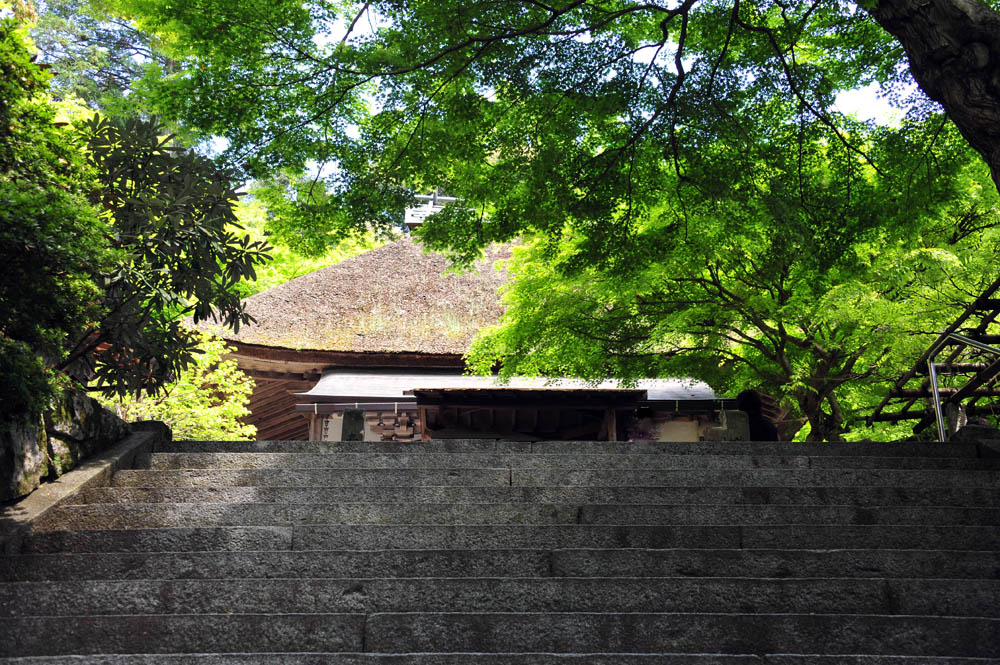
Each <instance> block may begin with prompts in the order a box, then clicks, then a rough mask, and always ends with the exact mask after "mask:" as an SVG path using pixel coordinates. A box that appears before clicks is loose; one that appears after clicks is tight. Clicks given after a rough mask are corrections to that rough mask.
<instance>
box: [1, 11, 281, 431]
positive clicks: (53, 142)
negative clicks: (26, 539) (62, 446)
mask: <svg viewBox="0 0 1000 665" xmlns="http://www.w3.org/2000/svg"><path fill="white" fill-rule="evenodd" d="M33 60H34V56H33V55H32V54H31V45H30V40H29V38H28V36H27V32H26V30H25V29H24V27H23V25H22V24H20V23H18V22H17V21H15V20H13V19H0V69H2V74H3V75H2V76H0V93H2V94H0V222H2V223H0V261H2V263H3V265H4V279H3V280H2V281H0V334H2V338H0V366H2V368H3V369H4V371H3V372H2V376H0V392H2V397H3V399H2V406H0V411H2V415H4V416H6V415H11V414H16V413H38V412H39V411H41V410H44V409H45V408H46V406H47V402H48V400H49V398H50V397H51V396H52V394H53V392H54V390H55V387H56V385H57V384H58V383H60V382H63V383H65V381H64V380H65V379H67V378H72V379H75V380H76V381H77V382H78V383H79V384H82V385H84V386H85V387H87V388H88V389H91V390H100V391H104V392H106V393H116V394H119V395H124V394H126V393H133V394H138V393H139V392H140V391H149V392H156V391H157V390H158V389H159V388H160V387H161V386H162V385H163V384H164V383H165V382H167V381H169V380H170V379H171V378H172V377H173V376H175V375H176V374H177V373H178V372H179V371H180V370H182V369H183V368H184V367H185V366H186V365H188V364H189V363H190V362H191V360H192V355H193V350H194V346H195V344H196V343H197V340H196V339H194V338H192V337H191V335H190V334H188V333H185V332H184V331H183V330H182V329H181V326H180V322H179V320H180V319H181V318H183V317H184V316H188V315H190V316H193V317H194V319H195V321H198V320H201V319H205V318H208V317H215V318H217V319H219V320H220V321H221V322H222V323H223V324H224V325H227V326H231V327H238V326H239V325H240V324H242V323H245V322H247V321H248V320H249V317H248V315H247V314H246V313H245V312H244V310H243V305H242V303H241V301H240V298H239V294H238V291H237V284H238V282H239V281H240V280H242V279H253V277H254V276H255V272H254V266H256V265H259V264H261V263H263V262H264V261H265V260H266V258H267V255H266V249H267V246H266V243H264V242H263V241H253V240H251V239H250V238H249V237H248V236H246V235H238V234H237V233H236V231H235V230H234V229H237V228H238V224H237V223H236V222H237V220H236V217H235V215H234V213H233V206H234V205H235V203H236V198H237V197H236V192H235V191H234V189H233V185H232V177H231V175H230V174H229V173H227V172H226V171H224V170H220V169H219V168H217V167H216V166H215V165H214V164H213V163H212V162H211V161H210V160H208V159H206V158H204V157H201V156H198V155H196V154H194V153H192V152H190V151H186V150H182V149H180V148H176V147H172V146H171V144H170V137H169V136H166V137H164V136H162V135H161V134H160V130H161V128H160V126H159V125H158V124H157V123H155V122H152V121H141V120H128V121H111V120H107V119H104V118H101V117H98V116H95V117H93V118H91V119H89V120H87V121H85V122H84V123H83V126H82V127H80V128H79V129H78V130H74V129H73V128H71V127H68V126H66V123H62V122H57V121H56V109H55V106H54V105H53V103H52V100H51V98H50V97H49V95H48V88H47V86H48V83H49V78H50V77H49V74H48V73H46V72H45V71H44V70H43V69H42V68H41V67H39V66H38V65H37V64H35V63H34V62H33Z"/></svg>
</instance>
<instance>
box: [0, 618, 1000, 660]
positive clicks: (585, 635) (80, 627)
mask: <svg viewBox="0 0 1000 665" xmlns="http://www.w3.org/2000/svg"><path fill="white" fill-rule="evenodd" d="M998 631H1000V620H997V619H981V618H949V617H906V616H884V615H823V614H809V615H801V614H754V615H746V614H664V613H657V614H651V613H649V614H647V613H619V614H608V613H600V614H598V613H545V614H538V613H378V614H372V615H367V616H366V615H362V614H295V615H280V614H278V615H273V614H272V615H260V614H256V615H246V614H231V615H218V614H216V615H191V616H181V615H159V616H100V617H74V618H68V617H31V618H23V619H0V634H6V635H9V636H11V639H10V640H9V641H4V642H0V656H12V655H58V654H60V653H65V652H72V653H81V654H90V653H136V652H145V653H171V652H173V653H177V652H191V651H194V652H200V653H204V652H209V651H225V652H240V651H242V652H244V653H255V652H288V651H307V652H309V651H313V652H325V651H334V652H335V651H348V652H358V651H362V650H365V651H370V652H375V653H408V652H418V653H433V652H436V651H437V652H442V651H443V652H454V651H470V652H493V653H505V652H506V653H522V652H530V651H538V652H556V653H558V652H563V653H574V654H579V653H581V652H583V653H588V652H601V651H605V652H612V653H622V652H629V651H633V652H637V653H653V652H667V653H678V652H679V653H684V652H688V653H702V654H703V653H733V654H747V653H753V652H758V653H759V652H761V651H762V650H763V651H772V652H776V653H792V652H798V653H810V654H812V653H816V654H820V653H826V654H838V653H852V654H865V653H867V654H878V655H912V656H967V657H997V656H1000V643H997V641H996V640H995V636H996V635H997V634H998ZM762 646H763V649H762Z"/></svg>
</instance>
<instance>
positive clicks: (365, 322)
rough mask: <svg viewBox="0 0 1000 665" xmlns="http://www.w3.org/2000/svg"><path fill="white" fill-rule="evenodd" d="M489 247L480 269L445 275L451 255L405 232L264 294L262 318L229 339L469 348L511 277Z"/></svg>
mask: <svg viewBox="0 0 1000 665" xmlns="http://www.w3.org/2000/svg"><path fill="white" fill-rule="evenodd" d="M509 256H510V249H509V247H503V248H496V249H491V250H490V251H488V252H487V257H486V259H485V260H483V261H480V262H479V263H477V264H476V271H474V272H468V273H457V274H444V271H445V270H446V269H447V268H448V266H449V263H448V260H447V259H445V258H444V257H443V256H441V255H439V254H434V253H426V254H425V253H423V251H422V249H421V247H420V246H419V245H418V244H416V243H415V242H414V241H412V240H410V239H408V238H406V239H403V240H399V241H396V242H393V243H391V244H388V245H384V246H382V247H380V248H378V249H374V250H372V251H369V252H365V253H364V254H360V255H359V256H356V257H354V258H352V259H348V260H346V261H342V262H340V263H338V264H336V265H332V266H329V267H327V268H323V269H321V270H317V271H316V272H312V273H309V274H308V275H303V276H302V277H298V278H296V279H293V280H291V281H290V282H286V283H284V284H281V285H280V286H276V287H274V288H272V289H269V290H267V291H264V292H262V293H258V294H256V295H254V296H252V297H250V298H248V299H247V301H246V306H247V311H248V312H249V313H250V314H251V315H252V316H253V317H254V318H255V319H257V323H255V324H250V325H248V326H245V327H241V328H240V332H239V334H236V335H234V334H233V333H232V331H226V332H224V333H222V336H223V337H225V338H226V339H229V340H232V341H236V342H243V343H245V344H259V345H263V346H271V347H283V348H289V349H309V350H323V351H355V352H358V351H360V352H422V353H459V354H461V353H464V352H465V351H466V350H467V349H468V346H469V344H470V342H471V341H472V338H473V337H474V336H475V334H476V332H477V331H478V330H480V329H481V328H483V327H484V326H487V325H491V324H493V323H495V322H496V320H497V319H498V318H499V316H500V314H501V312H502V307H501V305H500V298H499V295H498V289H499V287H500V286H501V285H502V284H503V283H504V281H505V275H504V273H503V272H500V271H498V270H496V269H495V268H494V267H493V264H494V263H495V262H496V261H497V260H499V259H503V258H507V257H509Z"/></svg>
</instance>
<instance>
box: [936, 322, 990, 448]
mask: <svg viewBox="0 0 1000 665" xmlns="http://www.w3.org/2000/svg"><path fill="white" fill-rule="evenodd" d="M948 340H955V341H957V342H961V343H962V344H965V345H966V346H971V347H974V348H976V349H979V350H980V351H986V352H987V353H992V354H994V355H996V356H1000V349H998V348H996V347H995V346H990V345H989V344H983V343H982V342H979V341H977V340H974V339H972V338H971V337H966V336H965V335H959V334H958V333H948V334H947V335H946V336H944V337H943V338H942V339H941V340H939V341H938V343H937V344H935V345H934V348H933V349H931V352H930V354H929V355H928V356H927V373H928V375H929V378H930V384H931V395H932V397H933V399H934V418H935V419H936V420H937V431H938V441H939V442H941V443H944V442H945V439H946V438H947V436H946V433H945V428H944V413H943V412H942V410H941V393H940V391H939V390H938V382H937V368H936V367H935V366H934V365H935V363H934V359H935V358H937V354H938V353H939V352H940V351H941V349H943V348H944V347H945V344H946V343H947V342H948Z"/></svg>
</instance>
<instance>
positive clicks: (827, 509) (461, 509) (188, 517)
mask: <svg viewBox="0 0 1000 665" xmlns="http://www.w3.org/2000/svg"><path fill="white" fill-rule="evenodd" d="M298 524H445V525H446V524H490V525H508V524H565V525H572V524H613V525H629V524H666V525H675V524H688V525H701V524H712V525H730V524H731V525H769V524H789V525H792V524H794V525H836V524H843V525H854V524H891V525H927V526H930V525H940V526H997V525H1000V508H967V507H940V506H916V507H914V506H886V507H883V506H872V507H858V506H836V505H834V506H831V505H820V506H813V505H790V504H786V505H725V504H694V505H692V504H687V505H663V504H638V505H631V504H625V505H616V504H565V503H542V504H531V503H443V504H442V503H371V504H369V503H326V504H285V503H212V504H203V503H131V504H122V503H97V504H83V505H69V506H63V507H61V508H57V509H56V510H54V511H52V512H51V513H50V514H49V515H47V516H46V517H45V518H44V519H43V520H41V521H40V522H39V523H38V524H37V525H36V528H38V529H68V528H74V529H136V528H158V527H181V526H271V525H278V526H280V525H298ZM997 531H998V535H1000V529H998V530H997Z"/></svg>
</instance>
